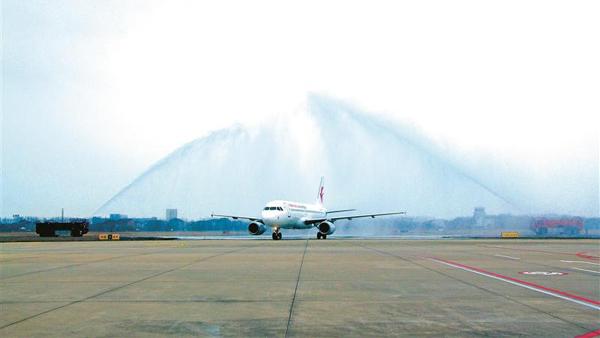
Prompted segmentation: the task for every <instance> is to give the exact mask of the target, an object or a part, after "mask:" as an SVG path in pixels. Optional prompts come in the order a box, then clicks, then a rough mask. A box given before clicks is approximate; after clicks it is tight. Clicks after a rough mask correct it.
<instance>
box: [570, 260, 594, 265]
mask: <svg viewBox="0 0 600 338" xmlns="http://www.w3.org/2000/svg"><path fill="white" fill-rule="evenodd" d="M560 261H561V262H563V263H585V264H592V265H600V264H598V263H593V262H586V261H564V260H562V259H561V260H560Z"/></svg>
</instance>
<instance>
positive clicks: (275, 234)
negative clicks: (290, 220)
mask: <svg viewBox="0 0 600 338" xmlns="http://www.w3.org/2000/svg"><path fill="white" fill-rule="evenodd" d="M272 237H273V240H274V241H276V240H277V233H275V232H274V233H273V236H272Z"/></svg>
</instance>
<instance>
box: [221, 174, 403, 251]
mask: <svg viewBox="0 0 600 338" xmlns="http://www.w3.org/2000/svg"><path fill="white" fill-rule="evenodd" d="M323 182H324V179H323V177H321V183H320V184H319V190H318V192H317V200H316V201H315V203H314V204H308V203H300V202H290V201H281V200H275V201H271V202H269V203H267V205H266V206H265V207H264V208H263V210H262V212H261V217H248V216H236V215H219V214H212V215H211V217H227V218H232V219H245V220H249V221H250V224H249V225H248V231H249V232H250V234H252V235H262V234H263V233H264V232H265V231H267V228H268V227H270V228H271V229H272V231H273V235H272V237H273V239H274V240H279V239H281V238H282V235H281V232H280V231H279V230H280V229H310V228H312V227H315V228H317V239H327V236H328V235H331V234H333V233H334V232H335V225H334V222H335V221H339V220H343V219H345V220H352V219H354V218H363V217H371V218H375V217H378V216H388V215H400V214H405V213H406V212H404V211H399V212H386V213H377V214H363V215H351V216H338V217H331V216H330V214H334V213H340V212H348V211H354V210H356V209H340V210H327V209H326V208H325V207H324V206H323V196H324V195H325V187H324V185H323Z"/></svg>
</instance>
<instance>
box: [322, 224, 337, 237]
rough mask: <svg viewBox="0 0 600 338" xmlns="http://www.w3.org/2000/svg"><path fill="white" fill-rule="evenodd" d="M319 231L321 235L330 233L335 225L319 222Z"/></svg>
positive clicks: (333, 230)
mask: <svg viewBox="0 0 600 338" xmlns="http://www.w3.org/2000/svg"><path fill="white" fill-rule="evenodd" d="M319 232H320V233H321V234H323V235H331V234H332V233H334V232H335V225H333V223H331V222H327V221H325V222H321V223H319Z"/></svg>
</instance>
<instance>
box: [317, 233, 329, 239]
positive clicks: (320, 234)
mask: <svg viewBox="0 0 600 338" xmlns="http://www.w3.org/2000/svg"><path fill="white" fill-rule="evenodd" d="M321 238H322V239H327V235H325V234H322V233H320V232H317V239H321Z"/></svg>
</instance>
